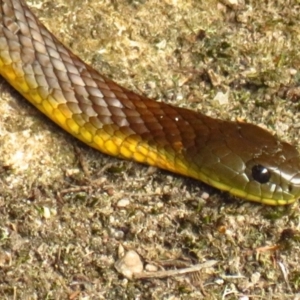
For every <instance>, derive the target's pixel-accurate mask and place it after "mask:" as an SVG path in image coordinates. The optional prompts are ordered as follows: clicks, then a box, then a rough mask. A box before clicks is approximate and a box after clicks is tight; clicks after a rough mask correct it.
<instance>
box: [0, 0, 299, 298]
mask: <svg viewBox="0 0 300 300" xmlns="http://www.w3.org/2000/svg"><path fill="white" fill-rule="evenodd" d="M27 2H28V4H29V5H30V7H31V8H32V9H33V11H34V12H35V13H36V14H37V15H38V17H39V19H40V20H41V21H42V22H43V23H44V24H45V25H46V26H47V27H48V28H49V29H50V31H51V32H52V33H53V34H54V35H56V36H57V37H58V38H59V39H60V40H61V41H62V42H63V43H64V44H65V45H66V46H68V47H69V48H71V49H72V50H73V51H74V52H75V53H76V54H77V55H79V56H80V57H81V58H82V59H84V60H85V61H86V62H88V63H89V64H91V65H93V67H94V68H96V69H98V70H99V71H100V72H101V73H104V74H105V75H106V76H108V77H111V78H112V79H114V80H115V81H117V82H118V83H119V84H121V85H123V86H126V87H127V88H130V89H132V90H134V91H135V92H138V93H143V94H145V95H147V96H149V97H151V98H155V99H157V100H158V101H165V102H168V103H170V104H174V105H179V106H182V107H187V108H190V109H193V110H198V111H201V112H203V113H205V114H208V115H211V116H213V117H218V118H223V119H230V120H243V121H247V122H252V123H255V124H257V125H259V126H262V127H264V128H267V129H268V130H270V131H272V132H273V133H274V134H277V136H278V137H279V138H280V139H283V140H286V141H288V142H289V143H292V144H294V145H300V142H299V137H298V134H297V133H298V129H299V124H300V114H299V104H298V103H299V95H300V93H299V89H298V88H297V86H298V84H299V78H300V73H299V71H298V70H299V65H300V58H299V55H298V49H299V47H300V41H299V34H300V29H299V28H300V26H299V25H300V6H299V3H298V2H297V1H284V0H279V1H274V3H273V2H272V1H254V0H253V1H243V0H236V1H234V0H223V1H216V0H206V1H199V0H164V1H162V0H159V1H158V0H153V1H143V0H140V1H133V0H132V1H130V0H127V1H124V0H114V1H104V0H103V1H99V0H89V1H87V0H85V1H83V0H74V1H67V0H55V1H47V0H30V1H27ZM0 145H1V148H0V149H1V150H0V151H1V157H0V237H1V239H0V296H1V299H299V298H300V293H299V290H300V269H299V263H300V261H299V251H300V242H299V241H300V238H299V237H300V235H299V229H300V218H299V216H300V214H299V203H295V204H294V205H291V206H288V207H267V206H264V205H259V204H255V203H250V202H246V201H243V200H241V199H236V198H233V197H231V196H229V195H228V194H226V193H222V192H220V191H218V190H215V189H213V188H210V187H208V186H206V185H204V184H202V183H199V182H196V181H194V180H191V179H188V178H184V177H180V176H177V175H174V174H170V173H167V172H164V171H160V170H157V169H154V168H150V167H147V166H142V165H139V164H136V163H133V162H127V161H121V160H118V159H116V158H111V157H108V156H105V155H102V154H101V153H99V152H97V151H95V150H92V149H89V148H88V147H87V146H85V145H83V144H82V143H80V142H78V141H76V140H75V139H74V138H72V137H70V136H69V135H68V134H67V133H65V132H64V131H63V130H61V129H60V128H58V127H57V126H55V125H54V124H53V123H51V121H49V120H48V119H46V117H44V116H42V115H41V114H40V113H39V112H38V111H37V110H36V109H35V108H34V107H32V106H31V105H29V104H27V102H26V101H25V100H24V99H23V98H22V97H21V96H19V95H18V94H17V92H15V91H14V90H13V89H12V88H11V87H10V86H9V85H8V84H7V83H6V82H5V81H4V80H3V79H1V80H0ZM129 250H133V251H135V252H136V253H138V254H139V256H140V257H141V258H142V262H143V264H144V266H148V268H149V269H150V267H152V269H155V268H157V269H158V270H160V271H161V270H166V271H167V270H170V269H171V270H174V269H181V268H187V267H190V266H193V265H197V264H201V263H204V262H207V261H210V260H214V261H217V263H216V264H215V265H213V266H211V267H209V268H204V269H203V270H200V271H198V272H194V273H188V274H184V275H182V276H167V277H165V278H155V277H154V278H150V279H128V278H126V277H124V276H123V275H121V274H119V272H118V271H117V270H116V269H115V266H114V264H115V262H116V261H117V260H118V259H119V258H120V253H121V252H127V251H129Z"/></svg>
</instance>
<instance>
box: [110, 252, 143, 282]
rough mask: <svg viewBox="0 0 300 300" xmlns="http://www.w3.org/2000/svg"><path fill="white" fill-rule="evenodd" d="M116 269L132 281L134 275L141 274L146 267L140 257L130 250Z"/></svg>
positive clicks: (118, 262)
mask: <svg viewBox="0 0 300 300" xmlns="http://www.w3.org/2000/svg"><path fill="white" fill-rule="evenodd" d="M115 268H116V270H117V271H118V272H119V273H121V274H122V275H123V276H125V277H126V278H128V279H132V277H133V275H134V274H138V273H141V272H142V271H143V268H144V267H143V263H142V260H141V258H140V256H139V255H138V254H137V253H136V252H135V251H133V250H130V251H128V252H127V253H126V254H125V255H124V256H123V257H122V258H121V259H119V260H118V261H117V262H116V263H115Z"/></svg>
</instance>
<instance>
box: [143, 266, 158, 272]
mask: <svg viewBox="0 0 300 300" xmlns="http://www.w3.org/2000/svg"><path fill="white" fill-rule="evenodd" d="M145 270H146V271H148V272H157V270H158V268H157V266H155V265H151V264H147V265H146V267H145Z"/></svg>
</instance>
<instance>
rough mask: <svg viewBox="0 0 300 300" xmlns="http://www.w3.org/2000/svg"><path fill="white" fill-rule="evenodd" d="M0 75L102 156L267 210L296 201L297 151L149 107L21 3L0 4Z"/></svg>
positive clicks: (191, 114) (193, 115) (231, 127)
mask: <svg viewBox="0 0 300 300" xmlns="http://www.w3.org/2000/svg"><path fill="white" fill-rule="evenodd" d="M0 74H1V76H2V77H3V78H4V79H5V80H6V81H7V82H8V83H9V84H10V85H11V86H12V87H13V88H14V89H15V90H17V91H18V92H19V93H20V94H21V95H22V96H23V97H24V98H25V99H26V100H28V101H29V102H30V103H31V104H33V105H34V106H35V107H36V108H37V109H38V110H40V111H41V112H42V113H43V114H45V115H46V116H47V117H48V118H50V119H51V120H52V121H54V122H55V123H56V124H57V125H59V126H60V127H61V128H63V129H64V130H65V131H67V132H68V133H70V134H71V135H73V136H74V137H76V138H77V139H79V140H81V141H82V142H83V143H85V144H87V145H89V146H91V147H93V148H95V149H97V150H99V151H101V152H102V153H104V154H107V155H111V156H115V157H118V158H121V159H127V160H133V161H136V162H139V163H142V164H146V165H150V166H155V167H157V168H161V169H164V170H167V171H170V172H173V173H177V174H180V175H183V176H187V177H190V178H194V179H196V180H199V181H202V182H204V183H206V184H208V185H210V186H212V187H215V188H217V189H219V190H222V191H226V192H229V193H230V194H231V195H233V196H236V197H238V198H243V199H245V200H250V201H255V202H259V203H262V204H267V205H286V204H291V203H294V202H295V201H296V200H297V199H298V198H299V196H300V156H299V153H298V151H297V149H296V147H294V146H292V145H290V144H288V143H287V142H284V141H280V140H279V139H278V138H277V137H276V136H274V135H273V134H271V133H270V132H268V131H267V130H265V129H263V128H261V127H259V126H256V125H254V124H251V123H246V122H237V121H227V120H221V119H214V118H211V117H209V116H206V115H205V114H202V113H201V112H200V111H194V110H190V109H186V108H182V107H177V106H172V105H170V104H167V103H164V102H159V101H156V100H153V99H149V98H148V97H145V96H143V95H139V94H137V93H134V92H132V91H130V90H129V89H127V88H124V87H122V86H120V85H119V84H117V83H116V82H114V81H112V80H111V79H109V78H107V77H106V76H104V75H102V74H101V73H100V72H98V71H97V70H95V69H93V68H92V67H91V66H90V65H88V64H86V63H85V62H84V61H83V60H81V59H80V58H79V57H78V56H76V55H75V54H74V53H73V52H72V51H71V50H69V49H68V48H67V47H65V46H64V45H63V44H62V43H61V42H60V41H59V40H58V39H57V38H56V37H55V36H54V35H53V34H52V33H51V32H50V31H48V29H46V27H45V26H44V25H43V24H42V23H41V22H40V21H39V20H38V18H37V17H36V16H35V15H34V14H33V12H32V11H31V10H30V8H29V7H28V6H27V4H26V2H25V1H24V0H1V1H0Z"/></svg>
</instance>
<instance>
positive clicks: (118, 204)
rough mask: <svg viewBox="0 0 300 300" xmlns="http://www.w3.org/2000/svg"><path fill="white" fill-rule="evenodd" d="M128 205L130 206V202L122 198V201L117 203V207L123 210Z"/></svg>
mask: <svg viewBox="0 0 300 300" xmlns="http://www.w3.org/2000/svg"><path fill="white" fill-rule="evenodd" d="M129 204H130V200H129V199H128V198H123V199H121V200H119V201H118V203H117V207H119V208H123V207H126V206H128V205H129Z"/></svg>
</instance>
